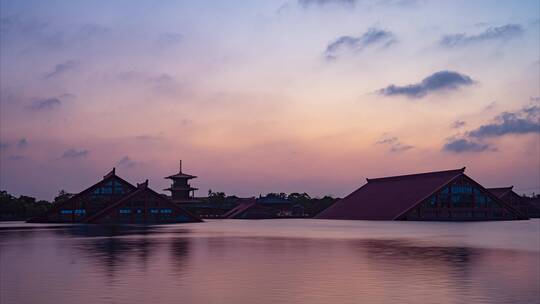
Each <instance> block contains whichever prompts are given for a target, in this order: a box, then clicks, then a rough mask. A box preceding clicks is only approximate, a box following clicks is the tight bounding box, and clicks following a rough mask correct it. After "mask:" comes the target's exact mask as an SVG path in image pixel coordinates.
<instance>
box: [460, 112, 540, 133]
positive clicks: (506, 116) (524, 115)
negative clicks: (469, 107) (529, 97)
mask: <svg viewBox="0 0 540 304" xmlns="http://www.w3.org/2000/svg"><path fill="white" fill-rule="evenodd" d="M527 133H540V106H538V105H530V106H527V107H524V108H522V109H521V110H519V111H516V112H503V113H501V114H500V115H498V116H497V117H496V118H495V119H494V121H493V122H492V123H489V124H485V125H482V126H480V127H478V128H477V129H475V130H472V131H470V132H469V136H470V137H475V138H486V137H496V136H503V135H507V134H527Z"/></svg>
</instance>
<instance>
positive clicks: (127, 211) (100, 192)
mask: <svg viewBox="0 0 540 304" xmlns="http://www.w3.org/2000/svg"><path fill="white" fill-rule="evenodd" d="M200 221H201V220H200V219H199V218H198V217H196V216H194V215H192V214H191V213H189V212H188V211H186V210H184V209H183V208H181V207H179V206H177V205H176V204H174V203H173V202H172V201H170V200H169V199H168V198H167V197H165V196H163V195H161V194H158V193H156V192H155V191H154V190H152V189H150V187H149V186H148V180H147V181H145V182H144V183H140V184H137V186H133V185H132V184H130V183H129V182H127V181H126V180H124V179H122V178H121V177H119V176H118V175H116V170H115V169H114V168H113V170H112V171H111V172H109V173H108V174H107V175H105V176H104V177H103V180H101V181H99V182H97V183H96V184H94V185H92V186H90V187H89V188H87V189H85V190H83V191H82V192H80V193H78V194H76V195H74V196H73V197H71V198H70V199H68V200H66V201H65V202H62V203H59V204H58V205H56V206H54V207H53V208H51V209H50V210H49V211H48V212H46V213H45V214H43V215H41V216H39V217H36V218H33V219H30V220H29V222H33V223H183V222H200Z"/></svg>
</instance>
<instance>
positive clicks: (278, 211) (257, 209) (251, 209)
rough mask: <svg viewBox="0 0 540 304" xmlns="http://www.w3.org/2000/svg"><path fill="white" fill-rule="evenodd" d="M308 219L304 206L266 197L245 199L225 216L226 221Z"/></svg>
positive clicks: (287, 200) (286, 200) (283, 199)
mask: <svg viewBox="0 0 540 304" xmlns="http://www.w3.org/2000/svg"><path fill="white" fill-rule="evenodd" d="M302 217H307V215H306V213H305V211H304V206H302V205H301V204H298V203H295V202H293V201H291V200H289V199H286V198H280V197H274V196H266V197H259V198H249V199H243V200H242V201H241V202H240V203H239V204H238V205H237V206H236V207H234V208H233V209H231V210H229V212H227V213H225V214H224V215H223V218H226V219H273V218H302Z"/></svg>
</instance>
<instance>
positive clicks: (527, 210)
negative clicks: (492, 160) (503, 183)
mask: <svg viewBox="0 0 540 304" xmlns="http://www.w3.org/2000/svg"><path fill="white" fill-rule="evenodd" d="M513 189H514V186H510V187H501V188H489V189H488V190H489V192H491V193H493V195H495V196H497V197H498V198H500V199H501V200H503V201H505V202H506V203H507V204H510V205H512V207H514V208H515V209H517V210H518V211H519V212H521V214H522V215H524V216H527V217H540V209H538V208H537V207H536V206H535V205H534V203H532V202H533V200H531V199H530V198H527V197H522V196H519V194H517V193H516V192H514V190H513Z"/></svg>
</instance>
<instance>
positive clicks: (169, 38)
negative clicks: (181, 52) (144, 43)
mask: <svg viewBox="0 0 540 304" xmlns="http://www.w3.org/2000/svg"><path fill="white" fill-rule="evenodd" d="M183 39H184V36H182V34H179V33H162V34H160V35H159V36H158V37H157V39H156V45H157V46H158V47H160V48H168V47H173V46H175V45H177V44H179V43H181V42H182V40H183Z"/></svg>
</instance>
